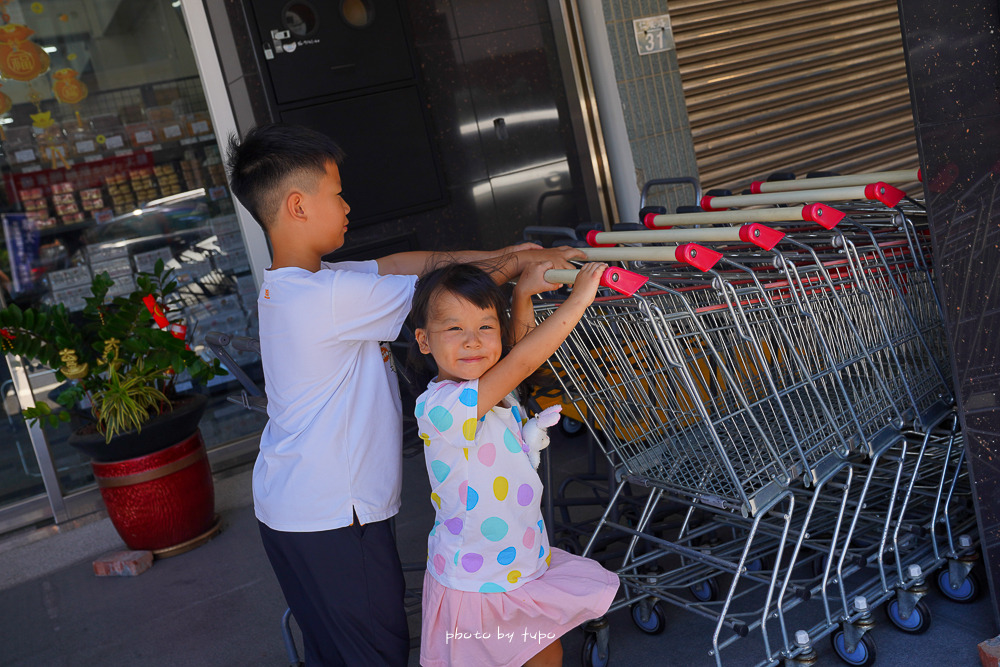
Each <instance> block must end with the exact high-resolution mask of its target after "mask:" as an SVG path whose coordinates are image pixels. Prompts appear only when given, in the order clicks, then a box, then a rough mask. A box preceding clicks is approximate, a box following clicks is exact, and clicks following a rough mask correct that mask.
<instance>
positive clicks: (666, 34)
mask: <svg viewBox="0 0 1000 667" xmlns="http://www.w3.org/2000/svg"><path fill="white" fill-rule="evenodd" d="M632 27H633V28H634V29H635V46H636V50H638V51H639V55H640V56H648V55H649V54H651V53H660V52H661V51H670V50H672V49H673V48H674V34H673V33H672V32H671V31H670V16H668V15H667V14H662V15H660V16H647V17H646V18H642V19H635V20H633V21H632Z"/></svg>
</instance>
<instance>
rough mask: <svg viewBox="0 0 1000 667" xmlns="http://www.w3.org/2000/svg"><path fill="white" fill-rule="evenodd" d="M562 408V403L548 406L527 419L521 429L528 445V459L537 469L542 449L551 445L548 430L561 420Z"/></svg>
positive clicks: (525, 443)
mask: <svg viewBox="0 0 1000 667" xmlns="http://www.w3.org/2000/svg"><path fill="white" fill-rule="evenodd" d="M561 410H562V406H561V405H553V406H550V407H547V408H545V409H544V410H542V411H541V412H539V413H538V414H537V415H535V416H534V417H532V418H531V419H529V420H528V421H526V422H525V423H524V427H523V428H522V429H521V432H522V435H523V436H524V445H525V447H527V450H526V451H527V453H528V460H529V461H531V465H532V466H534V468H535V470H538V464H539V463H540V462H541V460H542V454H541V452H542V450H543V449H545V448H546V447H548V446H549V434H548V433H547V432H546V430H547V429H548V427H549V426H553V425H555V424H556V423H558V422H559V412H560V411H561Z"/></svg>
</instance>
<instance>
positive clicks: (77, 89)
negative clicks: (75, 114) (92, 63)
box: [52, 67, 88, 104]
mask: <svg viewBox="0 0 1000 667" xmlns="http://www.w3.org/2000/svg"><path fill="white" fill-rule="evenodd" d="M77 76H79V74H78V73H77V71H76V70H75V69H71V68H69V67H64V68H63V69H58V70H56V71H55V72H53V73H52V78H53V79H55V83H54V84H53V85H52V92H53V94H55V96H56V99H57V100H59V101H60V102H62V103H63V104H79V103H80V102H82V101H83V100H84V98H86V97H87V92H88V91H87V86H86V84H84V83H83V82H82V81H80V80H79V79H77V78H76V77H77Z"/></svg>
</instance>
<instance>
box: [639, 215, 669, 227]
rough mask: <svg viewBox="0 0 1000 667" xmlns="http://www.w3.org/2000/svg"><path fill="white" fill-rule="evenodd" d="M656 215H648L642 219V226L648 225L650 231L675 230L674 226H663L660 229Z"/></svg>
mask: <svg viewBox="0 0 1000 667" xmlns="http://www.w3.org/2000/svg"><path fill="white" fill-rule="evenodd" d="M656 215H657V214H656V213H647V214H646V215H644V216H643V217H642V224H644V225H646V227H648V228H649V229H673V226H672V225H663V226H662V227H660V226H659V225H657V224H656Z"/></svg>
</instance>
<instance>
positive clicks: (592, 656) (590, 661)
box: [580, 632, 611, 667]
mask: <svg viewBox="0 0 1000 667" xmlns="http://www.w3.org/2000/svg"><path fill="white" fill-rule="evenodd" d="M580 661H581V662H582V663H583V667H607V665H608V663H609V662H611V647H610V646H608V647H606V648H605V649H604V655H603V656H602V655H601V651H600V646H598V643H597V635H596V634H594V633H592V632H588V633H587V636H586V637H584V639H583V649H582V650H581V652H580Z"/></svg>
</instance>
